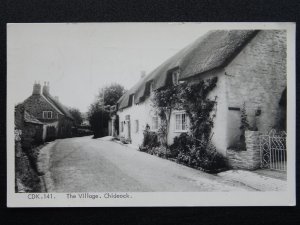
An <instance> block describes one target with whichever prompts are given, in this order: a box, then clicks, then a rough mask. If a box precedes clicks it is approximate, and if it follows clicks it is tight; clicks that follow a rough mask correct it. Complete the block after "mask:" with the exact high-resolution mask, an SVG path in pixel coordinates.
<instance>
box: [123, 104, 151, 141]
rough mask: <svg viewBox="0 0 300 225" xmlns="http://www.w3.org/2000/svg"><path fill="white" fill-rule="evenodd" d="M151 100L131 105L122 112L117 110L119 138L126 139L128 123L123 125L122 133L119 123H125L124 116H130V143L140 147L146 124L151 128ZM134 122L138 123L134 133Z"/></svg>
mask: <svg viewBox="0 0 300 225" xmlns="http://www.w3.org/2000/svg"><path fill="white" fill-rule="evenodd" d="M151 105H152V102H151V99H150V98H148V99H146V100H145V101H144V102H142V103H140V104H137V105H133V106H131V107H128V108H125V109H123V110H119V111H118V112H117V113H118V115H119V122H120V124H119V130H120V137H127V135H128V134H127V126H128V123H126V124H125V126H124V130H123V132H122V131H121V126H122V125H121V123H122V122H124V121H125V116H126V115H130V122H131V141H132V144H133V145H136V146H138V145H141V144H142V142H143V131H144V130H145V127H146V124H149V125H150V128H151V126H152V124H151V123H152V116H153V115H154V114H155V111H154V109H153V108H152V106H151ZM135 120H138V121H139V129H138V132H136V129H135Z"/></svg>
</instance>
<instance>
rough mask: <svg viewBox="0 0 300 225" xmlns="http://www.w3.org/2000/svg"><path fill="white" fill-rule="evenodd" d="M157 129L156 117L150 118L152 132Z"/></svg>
mask: <svg viewBox="0 0 300 225" xmlns="http://www.w3.org/2000/svg"><path fill="white" fill-rule="evenodd" d="M157 129H158V116H153V117H152V130H157Z"/></svg>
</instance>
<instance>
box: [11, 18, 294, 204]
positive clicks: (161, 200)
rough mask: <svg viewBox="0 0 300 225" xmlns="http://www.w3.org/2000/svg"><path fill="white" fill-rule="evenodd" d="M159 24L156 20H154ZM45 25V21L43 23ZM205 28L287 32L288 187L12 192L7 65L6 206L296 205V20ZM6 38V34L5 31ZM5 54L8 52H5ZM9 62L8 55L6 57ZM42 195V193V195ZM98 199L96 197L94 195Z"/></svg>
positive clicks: (12, 108) (215, 25) (204, 26)
mask: <svg viewBox="0 0 300 225" xmlns="http://www.w3.org/2000/svg"><path fill="white" fill-rule="evenodd" d="M157 24H159V23H157ZM45 25H46V24H45ZM199 25H200V26H203V28H205V29H221V30H222V29H224V28H226V29H264V30H274V29H284V30H286V31H287V99H288V101H287V149H288V151H289V152H288V157H287V190H286V191H282V192H246V191H245V192H128V193H117V192H114V193H109V194H111V196H113V195H114V194H120V195H124V196H129V197H128V198H127V197H126V198H113V197H111V198H106V197H105V195H106V196H108V194H107V193H88V194H87V195H88V196H90V197H88V198H84V199H79V198H78V197H77V198H71V197H70V196H71V195H78V193H48V194H45V196H43V199H37V198H36V197H35V196H37V195H35V194H34V193H15V172H14V171H15V160H14V159H15V155H14V154H15V151H14V102H12V99H11V98H10V96H12V95H13V94H14V93H13V91H12V86H13V83H12V82H11V80H10V68H9V67H7V206H8V207H91V206H93V207H104V206H109V207H115V206H116V207H117V206H124V207H125V206H128V207H131V206H294V205H295V204H296V193H295V191H296V187H295V179H296V178H295V162H296V161H295V159H296V154H295V153H296V152H295V150H296V143H295V141H296V139H295V135H296V133H295V132H296V129H295V126H296V89H295V84H296V80H295V49H296V46H295V40H296V39H295V35H296V33H295V29H296V24H295V23H199ZM7 37H8V38H9V33H8V34H7ZM7 55H8V54H7ZM7 62H9V58H7ZM42 195H44V194H42ZM96 195H97V196H99V197H101V198H95V196H96Z"/></svg>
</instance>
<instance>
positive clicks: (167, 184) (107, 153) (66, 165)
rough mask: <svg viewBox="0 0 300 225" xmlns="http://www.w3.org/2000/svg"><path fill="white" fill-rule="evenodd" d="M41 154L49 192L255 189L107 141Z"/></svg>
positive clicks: (82, 141)
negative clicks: (44, 156)
mask: <svg viewBox="0 0 300 225" xmlns="http://www.w3.org/2000/svg"><path fill="white" fill-rule="evenodd" d="M45 150H46V151H47V153H48V154H49V166H48V167H49V172H50V173H49V174H50V177H51V178H50V179H51V182H49V179H48V181H47V182H48V184H47V186H48V187H47V189H48V191H49V192H117V191H118V192H151V191H161V192H164V191H166V192H176V191H257V190H258V189H257V188H253V187H250V186H248V185H245V184H243V183H241V182H234V181H232V180H228V179H226V178H224V177H221V176H216V175H211V174H207V173H204V172H201V171H199V170H195V169H192V168H189V167H186V166H183V165H180V164H177V163H175V162H171V161H169V160H165V159H161V158H158V157H156V156H152V155H149V154H147V153H143V152H139V151H137V150H135V149H133V148H131V147H127V146H124V145H121V144H119V143H116V142H113V141H110V140H107V139H92V137H91V136H88V137H81V138H70V139H61V140H57V141H55V142H54V143H51V144H49V145H48V146H46V148H45ZM225 177H226V176H225ZM47 182H46V183H47ZM49 183H52V184H51V185H50V184H49Z"/></svg>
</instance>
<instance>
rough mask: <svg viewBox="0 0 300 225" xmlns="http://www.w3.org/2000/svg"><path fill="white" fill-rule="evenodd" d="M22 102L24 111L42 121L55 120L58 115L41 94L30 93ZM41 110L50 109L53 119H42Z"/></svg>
mask: <svg viewBox="0 0 300 225" xmlns="http://www.w3.org/2000/svg"><path fill="white" fill-rule="evenodd" d="M23 104H24V107H25V109H26V111H28V112H29V113H30V114H31V115H33V116H34V117H35V118H37V119H38V120H40V121H42V122H53V121H56V120H57V118H58V117H59V115H60V114H59V113H58V112H57V111H56V109H55V108H54V107H53V106H51V105H50V104H49V102H47V100H46V99H45V98H44V97H43V96H42V95H31V96H30V97H29V98H27V99H26V100H25V101H24V103H23ZM43 111H52V112H53V118H54V119H46V120H45V119H43Z"/></svg>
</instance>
